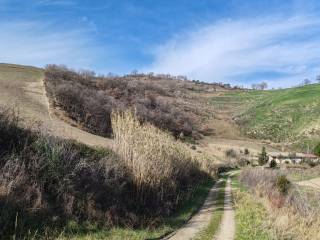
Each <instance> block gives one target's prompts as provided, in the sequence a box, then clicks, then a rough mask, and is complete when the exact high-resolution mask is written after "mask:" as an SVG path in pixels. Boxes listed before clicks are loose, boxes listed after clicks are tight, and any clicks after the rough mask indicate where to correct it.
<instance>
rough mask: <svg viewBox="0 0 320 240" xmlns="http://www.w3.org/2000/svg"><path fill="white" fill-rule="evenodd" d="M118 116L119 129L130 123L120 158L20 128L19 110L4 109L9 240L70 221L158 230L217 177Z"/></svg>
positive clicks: (5, 232) (167, 140) (0, 184)
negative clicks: (163, 222) (212, 177)
mask: <svg viewBox="0 0 320 240" xmlns="http://www.w3.org/2000/svg"><path fill="white" fill-rule="evenodd" d="M113 117H114V120H115V123H114V124H115V126H117V127H120V129H121V126H124V125H121V124H127V130H126V131H124V132H123V131H118V135H117V136H118V138H117V137H116V141H118V143H119V144H123V145H122V147H119V149H117V148H116V147H115V149H114V150H115V151H116V152H117V153H115V152H113V151H111V150H95V149H91V148H88V147H86V146H84V145H81V144H78V143H76V142H73V141H66V140H61V139H58V138H53V137H50V136H44V135H42V134H40V133H38V132H32V131H30V130H26V129H22V128H19V127H18V121H19V118H18V116H17V115H16V114H15V113H14V111H11V110H10V109H2V110H1V111H0V133H1V135H0V136H1V138H0V144H1V154H0V156H1V157H0V164H1V169H0V190H1V191H0V193H1V194H0V203H1V205H0V206H1V208H0V211H1V217H0V225H1V228H0V229H1V230H0V231H1V232H0V234H1V235H2V236H12V235H13V234H15V235H16V236H17V238H19V237H22V236H24V234H26V232H28V231H29V230H30V231H31V232H32V229H33V227H34V226H36V227H37V230H38V231H39V232H41V230H43V229H45V228H47V226H50V228H51V229H50V231H51V232H52V231H54V229H59V228H61V227H63V226H65V224H66V221H68V220H74V221H76V222H77V223H82V222H88V221H89V222H96V223H102V222H103V224H102V225H105V226H130V227H132V228H135V227H142V226H148V227H151V228H156V227H157V225H159V223H160V222H161V219H163V218H165V217H167V216H169V215H171V214H172V213H173V212H174V211H175V209H176V208H177V207H178V206H179V205H180V204H181V203H182V202H183V201H186V200H187V199H189V198H191V197H192V196H191V195H192V192H193V189H194V188H196V187H197V186H199V185H201V184H202V183H204V182H205V181H207V180H208V178H209V175H210V174H211V175H215V173H216V172H217V169H216V167H215V166H214V165H213V164H212V162H211V161H210V160H209V159H207V157H206V156H204V155H202V156H199V155H198V154H196V153H192V152H191V151H190V150H189V149H188V148H187V147H185V146H184V145H183V144H182V143H179V142H177V141H175V140H174V138H172V137H171V136H170V135H169V134H166V133H163V132H161V131H160V130H158V129H157V128H155V127H153V126H151V125H148V124H147V125H140V124H138V121H137V120H136V119H135V117H134V115H132V114H131V115H130V113H124V114H122V115H119V114H118V115H116V114H115V115H113ZM128 120H130V121H131V122H130V121H129V122H128ZM130 124H131V125H130ZM130 129H131V130H135V131H134V132H132V131H131V130H130ZM128 131H129V133H130V134H128ZM130 131H131V132H130ZM123 133H126V135H123ZM120 139H121V140H120ZM137 142H139V143H140V148H138V147H139V146H137ZM146 146H148V148H146ZM126 156H127V157H129V158H128V159H126V158H125V157H126ZM204 160H206V161H204ZM139 161H141V162H139ZM143 161H144V162H143ZM133 163H134V164H133ZM159 173H161V174H159ZM159 199H160V200H159ZM16 220H18V224H17V226H15V225H16V224H15V223H16V222H17V221H16ZM150 223H152V224H150ZM57 231H58V230H57ZM49 235H50V234H49Z"/></svg>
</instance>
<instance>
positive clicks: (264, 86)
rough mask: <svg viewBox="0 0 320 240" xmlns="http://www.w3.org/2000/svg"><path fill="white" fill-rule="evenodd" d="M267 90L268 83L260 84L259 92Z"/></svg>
mask: <svg viewBox="0 0 320 240" xmlns="http://www.w3.org/2000/svg"><path fill="white" fill-rule="evenodd" d="M267 88H268V83H266V82H262V83H260V89H261V90H264V89H267Z"/></svg>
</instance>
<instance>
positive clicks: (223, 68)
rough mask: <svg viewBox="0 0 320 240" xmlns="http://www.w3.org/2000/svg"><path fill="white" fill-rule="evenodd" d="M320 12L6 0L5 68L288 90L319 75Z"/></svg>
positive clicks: (1, 23) (288, 6) (150, 1)
mask: <svg viewBox="0 0 320 240" xmlns="http://www.w3.org/2000/svg"><path fill="white" fill-rule="evenodd" d="M318 2H319V3H318ZM319 10H320V1H316V0H309V1H299V0H295V1H294V0H292V1H291V0H286V1H280V0H278V1H273V0H270V1H266V0H260V1H255V0H247V1H240V0H229V1H225V0H197V1H193V0H161V1H155V0H132V1H128V0H122V1H121V0H105V1H102V0H95V1H89V0H82V1H77V0H28V1H22V0H20V1H18V0H0V29H1V31H0V62H10V63H20V64H27V65H36V66H45V65H46V64H49V63H57V64H65V65H67V66H70V67H73V68H75V69H84V68H85V69H93V70H95V71H96V72H98V73H108V72H114V73H118V74H123V73H127V72H130V71H132V70H133V69H137V70H139V71H145V72H149V71H153V72H158V73H171V74H179V75H180V74H182V75H187V76H188V77H189V78H191V79H199V80H203V81H207V82H214V81H215V82H220V81H222V82H229V83H232V84H241V85H250V84H251V83H254V82H260V81H267V82H268V83H269V85H270V86H271V87H279V86H281V87H288V86H293V85H296V84H299V83H300V82H302V81H303V80H304V79H305V78H309V79H310V80H314V79H315V77H316V75H318V74H320V65H319V63H320V34H319V33H320V16H319V15H320V11H319Z"/></svg>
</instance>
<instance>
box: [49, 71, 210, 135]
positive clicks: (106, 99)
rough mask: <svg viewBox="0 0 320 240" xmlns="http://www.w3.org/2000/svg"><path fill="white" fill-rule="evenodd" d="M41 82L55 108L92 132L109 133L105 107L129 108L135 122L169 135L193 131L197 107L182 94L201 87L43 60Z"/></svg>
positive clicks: (161, 78)
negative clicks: (45, 63) (104, 73)
mask: <svg viewBox="0 0 320 240" xmlns="http://www.w3.org/2000/svg"><path fill="white" fill-rule="evenodd" d="M45 85H46V89H47V92H48V95H49V98H50V100H51V103H52V104H53V106H54V107H55V108H60V109H62V110H64V111H65V112H66V113H67V115H68V116H69V117H70V118H72V119H73V120H75V121H76V122H77V123H80V124H82V125H83V126H84V127H85V128H86V129H87V130H89V131H90V132H92V133H95V134H99V135H102V136H110V135H111V133H112V128H111V119H110V114H111V111H123V110H126V109H135V111H136V114H137V117H138V118H139V120H140V121H141V122H150V123H152V124H154V125H155V126H157V127H159V128H161V129H165V130H169V131H170V132H172V133H173V134H174V135H175V136H180V135H181V134H182V135H184V136H190V135H193V136H199V134H198V133H197V132H198V124H197V123H198V122H197V120H199V119H200V118H201V116H200V115H201V114H199V111H198V106H197V105H196V103H194V104H193V105H190V104H189V105H188V104H186V102H185V99H184V98H188V97H187V96H186V95H187V94H186V91H188V90H190V89H193V90H194V91H204V89H205V88H204V87H203V86H202V85H200V86H199V84H197V83H194V82H191V81H186V80H179V79H178V80H177V79H166V78H164V79H163V76H161V77H159V76H153V75H143V74H142V75H137V74H136V75H127V76H124V77H117V76H108V77H106V76H98V77H97V76H95V75H94V73H91V72H78V73H77V72H75V71H72V70H70V69H68V68H66V67H63V66H56V65H49V66H47V67H46V71H45ZM201 86H202V87H201ZM182 99H183V101H182ZM198 105H199V103H198ZM182 135H181V136H182Z"/></svg>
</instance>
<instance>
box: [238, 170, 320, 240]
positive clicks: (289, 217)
mask: <svg viewBox="0 0 320 240" xmlns="http://www.w3.org/2000/svg"><path fill="white" fill-rule="evenodd" d="M239 179H240V182H241V183H242V184H243V185H244V186H245V187H247V188H248V189H249V190H251V192H252V193H254V195H255V196H257V197H260V202H261V203H263V204H264V206H265V207H267V208H268V209H269V210H270V214H271V215H270V218H271V222H272V228H273V232H274V235H275V236H277V238H279V239H307V240H308V239H310V240H311V239H318V238H319V237H320V235H319V232H318V229H319V226H320V219H319V209H320V208H319V207H320V206H319V202H318V199H319V197H320V196H319V193H318V192H315V191H308V190H306V189H303V188H299V187H297V186H296V185H294V184H292V183H291V182H290V181H289V180H288V179H287V177H286V176H285V175H284V174H283V173H282V172H281V171H276V170H263V169H247V170H244V171H243V172H242V173H241V175H240V178H239Z"/></svg>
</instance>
